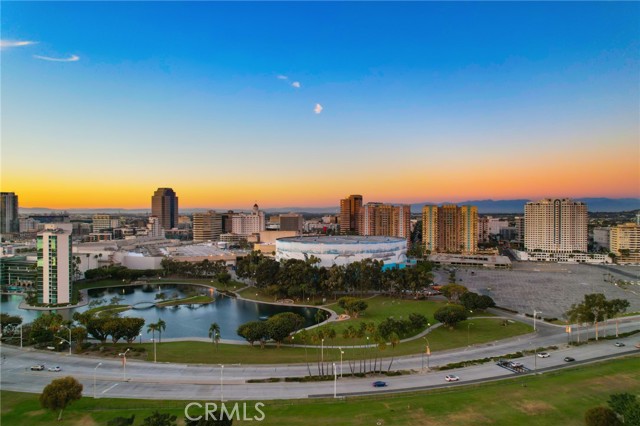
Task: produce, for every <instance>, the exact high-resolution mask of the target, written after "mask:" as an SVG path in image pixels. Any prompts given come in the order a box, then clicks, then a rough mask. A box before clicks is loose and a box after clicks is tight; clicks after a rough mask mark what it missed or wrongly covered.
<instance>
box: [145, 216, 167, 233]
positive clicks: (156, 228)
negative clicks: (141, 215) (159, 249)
mask: <svg viewBox="0 0 640 426" xmlns="http://www.w3.org/2000/svg"><path fill="white" fill-rule="evenodd" d="M147 229H148V231H149V232H148V234H147V235H148V236H149V237H151V238H164V230H163V229H162V226H161V225H160V219H158V217H157V216H149V220H148V221H147Z"/></svg>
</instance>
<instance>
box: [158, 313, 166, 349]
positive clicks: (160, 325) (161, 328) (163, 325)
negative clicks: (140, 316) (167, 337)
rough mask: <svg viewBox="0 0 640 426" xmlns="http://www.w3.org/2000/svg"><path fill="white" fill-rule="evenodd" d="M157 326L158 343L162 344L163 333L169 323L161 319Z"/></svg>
mask: <svg viewBox="0 0 640 426" xmlns="http://www.w3.org/2000/svg"><path fill="white" fill-rule="evenodd" d="M156 326H158V343H162V332H163V331H164V330H166V329H167V323H166V322H164V321H163V320H162V318H160V319H158V322H157V323H156Z"/></svg>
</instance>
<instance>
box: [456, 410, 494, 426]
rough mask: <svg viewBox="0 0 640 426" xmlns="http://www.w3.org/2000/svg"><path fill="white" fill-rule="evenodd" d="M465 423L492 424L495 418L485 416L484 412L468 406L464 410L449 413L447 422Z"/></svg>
mask: <svg viewBox="0 0 640 426" xmlns="http://www.w3.org/2000/svg"><path fill="white" fill-rule="evenodd" d="M451 423H453V424H465V425H475V424H491V423H493V420H491V419H490V418H488V417H485V416H483V415H482V414H480V413H478V412H476V411H474V410H472V409H471V408H468V409H466V410H464V411H458V412H456V413H452V414H449V415H448V416H447V421H446V422H445V424H451Z"/></svg>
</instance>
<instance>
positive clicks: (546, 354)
mask: <svg viewBox="0 0 640 426" xmlns="http://www.w3.org/2000/svg"><path fill="white" fill-rule="evenodd" d="M550 356H551V355H549V352H540V353H539V354H538V358H549V357H550Z"/></svg>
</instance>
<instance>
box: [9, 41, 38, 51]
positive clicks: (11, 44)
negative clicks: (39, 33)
mask: <svg viewBox="0 0 640 426" xmlns="http://www.w3.org/2000/svg"><path fill="white" fill-rule="evenodd" d="M36 43H37V41H28V40H0V48H2V49H4V48H9V47H21V46H29V45H31V44H36Z"/></svg>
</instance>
